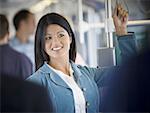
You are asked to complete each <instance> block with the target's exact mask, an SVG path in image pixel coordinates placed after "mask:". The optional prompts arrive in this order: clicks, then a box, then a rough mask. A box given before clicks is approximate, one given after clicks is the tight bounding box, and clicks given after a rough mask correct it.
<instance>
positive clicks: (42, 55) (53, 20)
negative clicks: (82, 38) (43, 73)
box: [35, 13, 76, 70]
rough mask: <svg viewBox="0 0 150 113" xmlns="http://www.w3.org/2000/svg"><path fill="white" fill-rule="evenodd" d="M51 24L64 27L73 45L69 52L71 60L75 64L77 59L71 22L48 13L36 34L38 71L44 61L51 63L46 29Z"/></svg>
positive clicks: (39, 24)
mask: <svg viewBox="0 0 150 113" xmlns="http://www.w3.org/2000/svg"><path fill="white" fill-rule="evenodd" d="M50 24H57V25H60V26H61V27H63V28H64V29H65V30H66V31H67V32H68V34H69V36H71V38H72V43H71V44H70V50H69V59H70V60H72V61H74V62H75V59H76V42H75V35H74V33H73V30H72V28H71V26H70V24H69V22H68V21H67V20H66V19H65V18H64V17H63V16H61V15H59V14H57V13H48V14H46V15H44V16H43V17H42V18H41V19H40V20H39V23H38V26H37V30H36V34H35V64H36V70H38V69H39V68H40V67H41V66H42V65H43V64H44V61H49V60H50V59H49V56H48V55H47V54H46V52H45V50H44V48H45V41H44V37H45V32H46V28H47V26H48V25H50Z"/></svg>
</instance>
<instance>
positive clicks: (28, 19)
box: [10, 9, 35, 68]
mask: <svg viewBox="0 0 150 113" xmlns="http://www.w3.org/2000/svg"><path fill="white" fill-rule="evenodd" d="M13 24H14V27H15V29H16V34H15V36H14V37H12V39H11V40H10V45H11V46H12V47H13V48H14V49H15V50H17V51H19V52H21V53H24V54H25V55H26V56H27V57H28V58H29V59H30V60H31V62H32V64H33V68H35V66H34V64H35V63H34V62H35V60H34V41H33V40H32V39H31V35H33V33H34V30H35V17H34V14H33V13H31V12H29V11H28V10H25V9H23V10H21V11H19V12H17V13H16V14H15V16H14V18H13Z"/></svg>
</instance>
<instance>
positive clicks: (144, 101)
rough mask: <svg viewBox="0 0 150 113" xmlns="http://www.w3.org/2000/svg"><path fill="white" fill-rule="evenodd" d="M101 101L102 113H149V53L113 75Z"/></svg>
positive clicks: (131, 60) (128, 63) (125, 65)
mask: <svg viewBox="0 0 150 113" xmlns="http://www.w3.org/2000/svg"><path fill="white" fill-rule="evenodd" d="M109 86H110V87H109V88H108V90H107V93H106V95H105V96H104V101H103V110H102V111H104V112H136V113H137V112H140V113H142V112H144V113H148V112H150V51H149V52H145V53H144V54H141V55H139V56H137V57H133V58H132V59H130V60H129V61H128V62H126V63H125V64H124V65H123V66H122V67H120V70H119V71H117V72H115V73H114V77H113V78H112V80H111V81H109Z"/></svg>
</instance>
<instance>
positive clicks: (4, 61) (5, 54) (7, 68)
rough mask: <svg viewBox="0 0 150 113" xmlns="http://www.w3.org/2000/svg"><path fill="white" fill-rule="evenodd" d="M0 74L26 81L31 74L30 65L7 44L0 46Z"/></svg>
mask: <svg viewBox="0 0 150 113" xmlns="http://www.w3.org/2000/svg"><path fill="white" fill-rule="evenodd" d="M2 74H7V75H11V76H15V77H17V78H21V79H26V78H27V77H28V76H29V75H31V74H32V63H31V61H30V60H29V59H28V58H27V57H26V56H25V55H23V54H21V53H19V52H17V51H15V50H14V49H12V48H11V47H10V46H9V45H8V44H5V45H0V75H2Z"/></svg>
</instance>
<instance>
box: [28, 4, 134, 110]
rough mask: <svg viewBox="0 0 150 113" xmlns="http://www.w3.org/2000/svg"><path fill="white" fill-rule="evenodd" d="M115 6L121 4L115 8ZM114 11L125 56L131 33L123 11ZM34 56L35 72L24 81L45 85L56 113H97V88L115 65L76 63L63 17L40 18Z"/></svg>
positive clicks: (129, 51)
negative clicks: (98, 65) (98, 66)
mask: <svg viewBox="0 0 150 113" xmlns="http://www.w3.org/2000/svg"><path fill="white" fill-rule="evenodd" d="M118 7H121V6H120V5H118V6H117V7H116V10H117V9H118ZM115 12H117V11H115ZM118 12H119V17H118V15H117V14H116V13H115V14H114V15H113V19H114V22H115V27H116V33H117V35H118V37H119V44H120V50H121V52H122V57H123V58H126V59H127V58H128V56H131V55H132V54H133V53H135V50H136V49H135V40H134V38H133V36H134V35H133V34H127V32H126V24H127V17H128V16H127V15H124V13H121V12H125V10H124V9H123V8H122V10H121V11H118ZM119 23H120V24H119ZM127 54H128V56H127ZM35 59H36V72H35V73H34V74H33V75H31V76H30V77H29V78H28V80H29V81H33V82H36V83H38V84H41V85H42V86H44V87H46V89H47V90H48V93H49V96H50V97H51V98H52V104H53V106H54V107H55V108H54V109H56V113H98V112H99V103H100V102H101V97H102V96H101V92H100V93H99V91H98V89H101V87H103V86H104V85H105V84H104V83H105V81H104V80H105V79H106V78H107V76H111V72H113V71H116V70H117V67H113V68H112V67H111V68H107V69H102V68H90V67H86V66H84V67H82V66H79V65H76V64H75V63H74V62H75V59H76V42H75V36H74V33H73V31H72V28H71V27H70V24H69V23H68V21H67V20H66V19H65V18H64V17H63V16H61V15H59V14H57V13H49V14H46V15H44V16H43V17H42V18H41V19H40V21H39V23H38V26H37V31H36V35H35ZM99 96H100V98H99ZM100 106H101V105H100Z"/></svg>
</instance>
